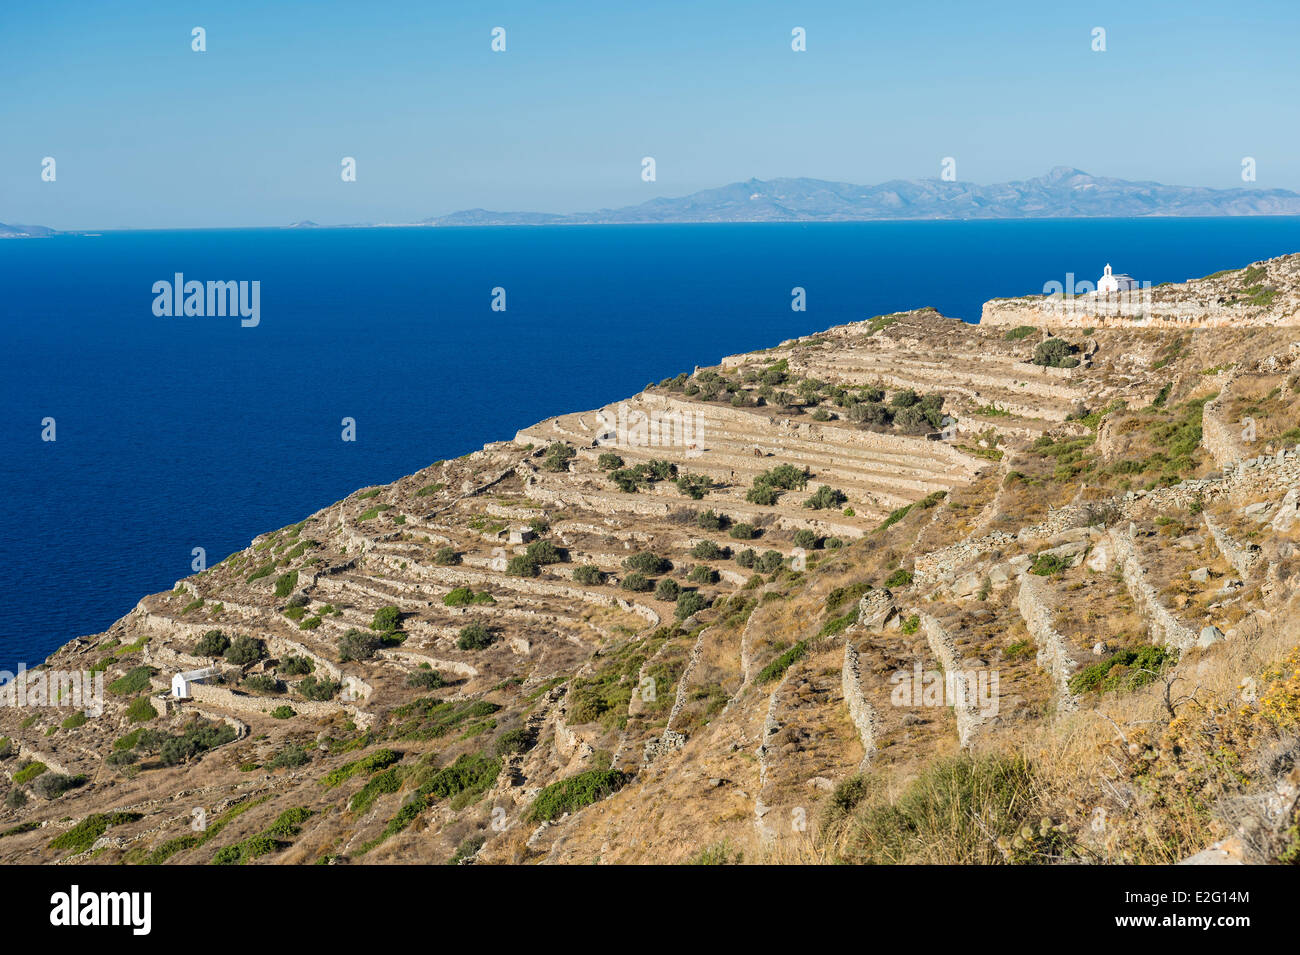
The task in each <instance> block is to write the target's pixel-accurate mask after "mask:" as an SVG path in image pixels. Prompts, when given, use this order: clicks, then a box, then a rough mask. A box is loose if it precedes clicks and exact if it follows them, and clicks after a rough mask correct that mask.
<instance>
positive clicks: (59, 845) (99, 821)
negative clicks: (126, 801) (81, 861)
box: [50, 812, 144, 853]
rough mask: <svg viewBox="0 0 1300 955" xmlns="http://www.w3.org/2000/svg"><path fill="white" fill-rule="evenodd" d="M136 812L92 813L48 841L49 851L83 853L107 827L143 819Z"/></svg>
mask: <svg viewBox="0 0 1300 955" xmlns="http://www.w3.org/2000/svg"><path fill="white" fill-rule="evenodd" d="M143 818H144V817H143V815H141V814H140V813H138V812H111V813H98V812H97V813H93V814H92V815H89V816H87V817H86V818H85V819H83V820H81V822H79V823H77V824H76V825H75V826H73V827H72V828H71V829H69V830H67V831H66V832H64V833H62V834H60V835H58V836H55V837H54V838H53V839H52V840H50V848H51V849H67V850H69V851H71V852H74V853H75V852H85V851H86V850H87V849H89V848H90V847H91V846H93V845H94V844H95V840H96V839H98V838H99V837H100V836H102V835H103V834H104V833H105V831H107V829H108V828H109V826H121V825H125V824H126V823H129V822H135V821H136V820H138V819H143Z"/></svg>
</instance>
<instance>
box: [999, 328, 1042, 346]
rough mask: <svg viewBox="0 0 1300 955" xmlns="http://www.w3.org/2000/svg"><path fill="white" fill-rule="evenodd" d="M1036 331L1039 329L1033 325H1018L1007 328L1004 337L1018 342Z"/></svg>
mask: <svg viewBox="0 0 1300 955" xmlns="http://www.w3.org/2000/svg"><path fill="white" fill-rule="evenodd" d="M1036 331H1038V329H1037V328H1035V327H1034V326H1033V325H1017V326H1016V327H1015V328H1009V329H1007V333H1006V335H1005V336H1003V337H1004V338H1006V340H1007V341H1009V342H1018V341H1023V340H1024V339H1026V338H1028V337H1029V336H1030V335H1032V334H1034V332H1036Z"/></svg>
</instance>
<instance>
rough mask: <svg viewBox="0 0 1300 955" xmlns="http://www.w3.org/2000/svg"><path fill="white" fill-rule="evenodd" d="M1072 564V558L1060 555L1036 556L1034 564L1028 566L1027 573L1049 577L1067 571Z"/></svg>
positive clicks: (1044, 554)
mask: <svg viewBox="0 0 1300 955" xmlns="http://www.w3.org/2000/svg"><path fill="white" fill-rule="evenodd" d="M1073 563H1074V561H1073V559H1072V558H1069V557H1062V556H1061V555H1060V554H1047V553H1043V554H1036V555H1034V562H1033V563H1032V564H1030V565H1029V572H1030V573H1031V574H1035V575H1036V576H1039V577H1051V576H1052V575H1053V574H1059V573H1062V572H1063V571H1066V570H1068V569H1069V568H1070V567H1071V566H1072V565H1073Z"/></svg>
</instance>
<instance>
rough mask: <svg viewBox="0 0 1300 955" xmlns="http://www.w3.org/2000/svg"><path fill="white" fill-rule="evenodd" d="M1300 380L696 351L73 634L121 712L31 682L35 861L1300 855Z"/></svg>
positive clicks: (895, 350)
mask: <svg viewBox="0 0 1300 955" xmlns="http://www.w3.org/2000/svg"><path fill="white" fill-rule="evenodd" d="M1035 358H1037V359H1038V362H1039V363H1035ZM1297 411H1300V337H1298V336H1297V334H1296V333H1295V332H1294V331H1288V330H1287V329H1282V328H1258V327H1254V328H1252V327H1245V328H1222V329H1220V328H1206V329H1187V330H1183V331H1177V332H1174V331H1169V330H1156V329H1151V328H1142V327H1134V328H1104V329H1096V330H1093V329H1087V330H1083V329H1081V330H1078V331H1074V330H1071V331H1069V332H1062V337H1060V338H1054V337H1053V336H1051V335H1050V334H1049V333H1048V332H1046V331H1044V330H1042V329H1040V328H1037V327H1033V326H1024V327H1020V326H1012V327H1010V328H1008V327H1006V326H998V325H990V326H970V325H965V324H963V323H961V322H958V321H954V320H951V319H947V318H944V317H942V316H940V315H938V314H937V313H935V312H933V311H931V310H921V311H916V312H908V313H903V314H898V315H890V316H882V317H878V318H874V319H871V320H869V321H864V322H859V323H854V324H851V325H846V326H841V327H837V328H833V329H829V330H827V331H825V332H823V333H820V334H817V335H813V336H810V337H808V338H804V339H799V340H796V341H790V342H785V343H783V344H781V345H779V346H777V347H774V348H771V349H768V350H766V351H762V352H756V353H751V354H744V355H736V356H731V357H728V358H726V359H724V360H723V361H722V363H721V364H720V365H718V366H716V367H712V368H700V369H695V370H693V371H692V372H689V373H683V374H679V375H677V376H675V377H670V378H666V379H664V380H663V381H661V382H660V383H659V384H657V385H654V386H650V387H648V388H647V389H646V390H645V391H644V392H642V393H641V394H639V395H636V396H633V397H631V398H629V399H627V400H626V401H624V402H616V403H615V404H612V405H610V406H608V407H606V408H603V409H595V410H592V411H588V412H582V413H575V414H570V415H563V416H560V417H558V418H554V419H550V420H547V421H543V422H540V423H539V424H537V425H534V426H533V427H530V428H526V429H524V430H523V431H521V432H519V434H518V435H517V436H516V437H515V438H514V440H513V441H509V442H500V443H494V444H489V445H487V446H485V447H484V449H483V450H482V451H479V452H476V453H474V454H471V455H467V456H466V457H464V458H460V459H457V460H454V461H444V462H438V463H436V464H434V465H431V466H430V467H428V468H426V469H425V470H423V471H421V472H419V473H417V474H413V475H411V476H409V477H406V478H403V479H401V480H399V481H397V482H395V483H394V484H392V485H388V486H383V487H372V488H365V489H361V490H359V491H358V492H356V493H355V494H353V495H351V496H350V497H349V498H347V499H346V500H343V501H340V502H338V503H336V504H333V505H331V506H329V507H326V508H324V509H322V510H320V511H318V512H316V513H315V514H312V515H310V516H308V517H305V518H304V519H303V520H302V521H301V522H299V523H297V524H294V525H292V526H289V527H285V528H281V529H280V530H278V531H274V532H272V533H269V534H266V535H264V536H262V537H259V538H257V539H256V540H254V541H253V542H251V544H250V545H249V547H247V548H246V549H244V550H243V551H240V552H239V553H236V554H232V555H231V556H230V557H228V558H227V559H225V560H224V561H222V562H221V563H220V564H218V565H216V566H214V567H212V568H210V569H209V570H206V571H204V572H203V573H200V574H196V575H194V576H192V577H189V578H187V579H185V580H182V581H179V582H178V583H177V585H176V587H175V588H174V589H173V590H171V591H169V592H167V593H162V594H155V595H152V596H149V597H146V598H144V599H143V600H142V601H141V602H140V604H139V606H138V607H137V608H136V609H135V610H134V611H133V612H132V613H130V614H128V615H127V616H126V617H124V618H123V619H122V620H120V621H118V622H117V623H116V624H114V626H113V627H111V628H110V629H109V630H108V631H107V632H106V633H103V634H98V635H94V636H89V637H84V638H81V639H78V640H74V641H72V642H71V643H69V644H68V645H66V646H65V647H63V648H62V649H60V650H59V651H58V652H57V653H55V654H54V655H52V656H51V658H50V659H49V660H48V661H47V664H46V667H45V668H42V669H41V670H36V671H32V672H30V673H29V674H28V675H27V678H26V679H27V683H28V687H25V688H24V691H26V690H27V689H28V688H30V689H32V690H33V691H36V690H38V689H39V687H40V685H41V684H42V683H43V682H47V681H46V675H47V674H48V673H50V672H52V671H68V672H82V671H88V670H89V671H95V672H102V673H103V675H104V683H105V688H106V690H105V698H104V701H103V707H102V711H100V710H99V709H98V708H96V707H93V706H92V707H85V706H83V707H80V708H77V707H74V706H71V705H60V706H30V705H29V706H25V707H15V708H4V709H0V721H2V722H3V725H2V726H0V734H3V736H4V739H3V740H2V741H0V752H3V754H4V755H3V759H0V770H3V772H4V776H5V778H6V781H7V782H6V795H5V800H4V808H3V809H0V817H2V818H0V859H3V860H4V861H11V862H12V861H47V862H54V861H72V862H127V863H138V864H157V863H164V862H172V863H204V864H206V863H209V862H217V863H249V862H277V863H310V862H329V863H370V862H380V863H382V862H415V861H424V862H428V861H433V862H444V861H456V862H468V861H473V862H478V863H493V862H498V863H499V862H527V863H533V862H581V863H590V862H685V861H707V862H730V861H792V862H795V861H833V860H845V861H969V862H1026V863H1028V862H1049V863H1050V862H1064V861H1074V862H1078V861H1093V862H1121V861H1141V862H1155V861H1170V860H1176V859H1180V858H1183V857H1185V856H1189V855H1192V854H1193V853H1197V852H1200V851H1201V850H1204V849H1207V847H1208V846H1210V845H1211V844H1212V843H1213V844H1216V848H1215V849H1214V850H1212V851H1211V855H1210V856H1209V857H1206V858H1211V857H1212V858H1231V859H1248V860H1278V859H1283V860H1289V861H1294V858H1295V857H1296V856H1297V855H1298V854H1300V840H1298V839H1297V837H1296V828H1295V827H1296V823H1297V820H1296V815H1295V813H1296V809H1295V800H1296V794H1297V782H1298V781H1300V772H1298V771H1297V770H1296V768H1295V766H1294V759H1295V756H1296V753H1297V752H1300V745H1298V740H1297V736H1296V726H1297V720H1298V719H1300V669H1298V668H1300V656H1297V650H1296V648H1297V647H1298V646H1300V624H1297V622H1296V621H1297V620H1300V615H1298V614H1297V613H1296V611H1297V609H1300V608H1298V605H1297V596H1296V593H1297V588H1296V584H1297V580H1298V579H1300V578H1298V577H1297V572H1300V556H1298V555H1297V551H1296V544H1297V543H1300V519H1298V517H1297V500H1296V498H1297V487H1298V486H1300V429H1298V428H1297V425H1298V424H1300V415H1298V414H1297ZM1246 419H1249V420H1250V422H1251V423H1250V426H1249V427H1247V426H1246V425H1245V424H1244V423H1243V422H1244V421H1245V420H1246ZM192 671H201V672H200V674H199V675H198V676H196V677H193V678H192V679H191V680H190V681H189V683H188V685H187V687H186V693H187V695H184V694H183V696H182V698H177V697H176V696H175V695H174V694H173V678H174V677H175V676H176V675H177V674H179V673H191V672H192ZM57 692H58V691H56V693H55V694H48V695H49V696H53V695H56V694H57ZM27 695H28V698H29V700H30V698H31V695H30V694H27ZM60 702H61V703H64V704H67V703H70V702H71V698H70V697H69V695H68V694H67V692H66V691H65V692H64V694H63V695H62V696H61V697H60ZM83 710H86V711H88V712H83ZM1224 840H1226V841H1224ZM1220 842H1222V847H1218V844H1219V843H1220Z"/></svg>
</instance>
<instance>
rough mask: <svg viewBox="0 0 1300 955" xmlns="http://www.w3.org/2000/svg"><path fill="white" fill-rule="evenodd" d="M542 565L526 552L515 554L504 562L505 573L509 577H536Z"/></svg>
mask: <svg viewBox="0 0 1300 955" xmlns="http://www.w3.org/2000/svg"><path fill="white" fill-rule="evenodd" d="M541 572H542V567H541V565H540V564H538V563H537V561H535V560H533V559H532V558H531V557H529V556H528V555H527V554H515V556H513V557H511V558H510V560H509V562H507V563H506V573H507V574H508V575H509V576H511V577H537V576H539V575H540V574H541Z"/></svg>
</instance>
